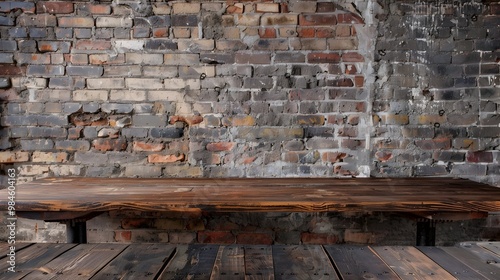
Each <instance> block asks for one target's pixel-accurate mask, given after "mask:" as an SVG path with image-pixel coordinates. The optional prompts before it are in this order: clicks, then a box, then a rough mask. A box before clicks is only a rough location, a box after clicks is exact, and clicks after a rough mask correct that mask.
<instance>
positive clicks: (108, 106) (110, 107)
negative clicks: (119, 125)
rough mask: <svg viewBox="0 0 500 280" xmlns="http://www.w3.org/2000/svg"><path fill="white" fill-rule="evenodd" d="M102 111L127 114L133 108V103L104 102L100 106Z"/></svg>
mask: <svg viewBox="0 0 500 280" xmlns="http://www.w3.org/2000/svg"><path fill="white" fill-rule="evenodd" d="M101 109H102V111H103V112H106V113H111V112H115V113H118V114H128V113H131V112H132V111H133V110H134V105H133V104H120V103H104V104H102V106H101Z"/></svg>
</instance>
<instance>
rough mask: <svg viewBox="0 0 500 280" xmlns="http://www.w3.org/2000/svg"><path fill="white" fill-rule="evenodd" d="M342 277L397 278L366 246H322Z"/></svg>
mask: <svg viewBox="0 0 500 280" xmlns="http://www.w3.org/2000/svg"><path fill="white" fill-rule="evenodd" d="M324 248H325V250H326V252H327V253H328V254H329V255H330V258H331V259H332V260H333V262H334V264H335V266H336V267H337V271H338V272H339V273H340V275H341V276H342V279H344V280H348V279H353V280H358V279H374V280H375V279H399V277H398V276H397V275H396V274H395V273H394V272H393V271H392V269H391V268H390V267H388V266H387V265H386V264H385V263H384V262H383V261H382V260H381V259H380V258H379V257H378V256H377V255H375V254H374V253H373V252H372V251H371V250H370V248H369V247H368V246H354V245H342V246H338V245H334V246H324Z"/></svg>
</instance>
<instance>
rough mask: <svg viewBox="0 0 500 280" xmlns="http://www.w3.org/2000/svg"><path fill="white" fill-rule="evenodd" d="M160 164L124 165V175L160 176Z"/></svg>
mask: <svg viewBox="0 0 500 280" xmlns="http://www.w3.org/2000/svg"><path fill="white" fill-rule="evenodd" d="M161 170H162V168H161V167H160V166H137V165H134V166H127V167H125V176H126V177H140V178H156V177H160V176H161Z"/></svg>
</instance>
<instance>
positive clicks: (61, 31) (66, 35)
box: [54, 27, 73, 40]
mask: <svg viewBox="0 0 500 280" xmlns="http://www.w3.org/2000/svg"><path fill="white" fill-rule="evenodd" d="M54 31H55V33H56V38H57V39H59V40H61V39H72V38H73V28H65V27H59V28H56V29H55V30H54Z"/></svg>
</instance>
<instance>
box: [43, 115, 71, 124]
mask: <svg viewBox="0 0 500 280" xmlns="http://www.w3.org/2000/svg"><path fill="white" fill-rule="evenodd" d="M36 119H37V123H38V125H43V126H65V125H68V118H67V117H65V116H57V115H38V116H36Z"/></svg>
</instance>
